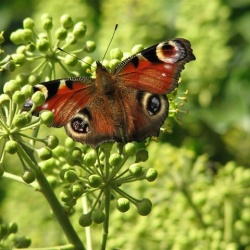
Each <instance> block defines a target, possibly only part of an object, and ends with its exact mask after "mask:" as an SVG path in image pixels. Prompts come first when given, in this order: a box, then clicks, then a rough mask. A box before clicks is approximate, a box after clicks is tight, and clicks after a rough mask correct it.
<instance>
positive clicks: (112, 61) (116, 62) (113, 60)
mask: <svg viewBox="0 0 250 250" xmlns="http://www.w3.org/2000/svg"><path fill="white" fill-rule="evenodd" d="M120 62H121V61H120V60H118V59H112V60H110V61H109V67H110V68H111V69H114V68H115V67H116V66H117V65H118V64H119V63H120Z"/></svg>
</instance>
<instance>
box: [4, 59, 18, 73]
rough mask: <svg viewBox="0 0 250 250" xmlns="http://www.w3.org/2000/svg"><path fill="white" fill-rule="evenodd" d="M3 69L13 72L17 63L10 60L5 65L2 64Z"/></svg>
mask: <svg viewBox="0 0 250 250" xmlns="http://www.w3.org/2000/svg"><path fill="white" fill-rule="evenodd" d="M2 69H3V70H6V71H9V72H13V71H14V70H15V69H16V64H15V63H14V62H13V60H10V61H8V62H7V63H5V64H4V65H2Z"/></svg>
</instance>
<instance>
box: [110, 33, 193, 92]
mask: <svg viewBox="0 0 250 250" xmlns="http://www.w3.org/2000/svg"><path fill="white" fill-rule="evenodd" d="M191 60H195V56H194V55H193V52H192V49H191V45H190V42H189V41H188V40H186V39H183V38H177V39H174V40H170V41H165V42H162V43H159V44H157V45H154V46H151V47H149V48H147V49H145V50H142V51H141V52H139V53H137V54H135V55H134V56H132V57H129V58H127V59H126V60H124V61H123V62H121V64H120V65H118V67H117V68H116V69H115V71H114V74H115V76H116V78H117V80H118V81H119V82H122V84H125V85H127V86H130V87H133V88H136V89H138V90H142V91H146V92H150V93H155V94H167V93H170V92H171V91H173V90H174V89H175V88H176V87H177V85H178V80H179V78H180V73H181V71H182V70H183V69H184V65H185V64H186V63H188V62H189V61H191Z"/></svg>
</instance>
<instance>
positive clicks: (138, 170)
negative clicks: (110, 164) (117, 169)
mask: <svg viewBox="0 0 250 250" xmlns="http://www.w3.org/2000/svg"><path fill="white" fill-rule="evenodd" d="M129 172H130V174H131V175H133V176H134V177H141V176H142V175H143V174H144V170H143V167H142V166H141V165H139V164H138V163H134V164H132V165H130V167H129Z"/></svg>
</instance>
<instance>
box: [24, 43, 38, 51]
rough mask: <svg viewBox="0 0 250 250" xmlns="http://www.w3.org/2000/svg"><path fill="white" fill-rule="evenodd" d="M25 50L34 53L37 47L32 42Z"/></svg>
mask: <svg viewBox="0 0 250 250" xmlns="http://www.w3.org/2000/svg"><path fill="white" fill-rule="evenodd" d="M25 49H26V50H27V51H29V52H34V51H35V50H36V45H35V44H34V43H32V42H31V43H29V44H26V45H25Z"/></svg>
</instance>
